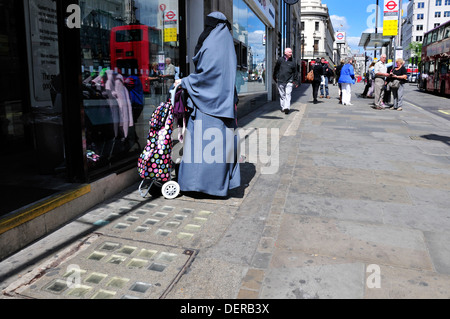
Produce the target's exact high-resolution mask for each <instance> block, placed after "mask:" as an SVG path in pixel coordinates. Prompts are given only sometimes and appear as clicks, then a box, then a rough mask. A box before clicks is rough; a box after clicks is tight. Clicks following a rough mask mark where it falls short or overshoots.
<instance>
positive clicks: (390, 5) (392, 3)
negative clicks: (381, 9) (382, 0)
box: [386, 1, 397, 11]
mask: <svg viewBox="0 0 450 319" xmlns="http://www.w3.org/2000/svg"><path fill="white" fill-rule="evenodd" d="M386 8H387V9H388V10H389V11H394V10H395V9H396V8H397V3H395V1H389V2H388V3H386Z"/></svg>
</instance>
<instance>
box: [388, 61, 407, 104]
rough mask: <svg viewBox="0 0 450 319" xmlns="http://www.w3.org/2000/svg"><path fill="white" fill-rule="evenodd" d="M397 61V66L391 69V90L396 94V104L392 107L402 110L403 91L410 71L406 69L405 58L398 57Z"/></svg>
mask: <svg viewBox="0 0 450 319" xmlns="http://www.w3.org/2000/svg"><path fill="white" fill-rule="evenodd" d="M395 63H396V64H397V67H395V68H394V69H393V70H392V71H391V76H390V78H391V91H392V95H393V96H394V105H393V106H392V107H391V108H390V109H391V110H397V111H402V110H403V92H404V85H405V83H406V80H407V79H408V71H407V70H406V68H405V66H404V64H405V61H403V59H401V58H398V59H397V60H396V61H395Z"/></svg>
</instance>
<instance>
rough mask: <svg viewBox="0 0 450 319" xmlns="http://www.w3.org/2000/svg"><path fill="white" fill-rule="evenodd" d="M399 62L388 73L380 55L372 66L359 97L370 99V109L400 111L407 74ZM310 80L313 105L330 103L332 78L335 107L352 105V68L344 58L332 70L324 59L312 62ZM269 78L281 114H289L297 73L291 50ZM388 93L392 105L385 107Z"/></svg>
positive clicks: (296, 83)
mask: <svg viewBox="0 0 450 319" xmlns="http://www.w3.org/2000/svg"><path fill="white" fill-rule="evenodd" d="M404 63H405V62H404V61H403V60H402V59H400V58H399V59H397V60H396V66H395V67H393V68H392V69H391V70H389V71H388V68H387V66H386V55H385V54H383V55H381V57H380V60H379V61H378V62H377V63H372V64H371V65H370V67H369V74H368V77H367V78H368V79H367V81H368V83H367V85H366V87H365V90H364V93H363V94H362V95H363V97H369V96H370V97H371V96H372V94H373V95H374V106H373V108H374V109H376V110H382V109H386V108H390V109H393V110H397V111H401V110H403V91H404V84H405V83H406V81H407V71H406V68H405V67H404ZM312 73H313V78H312V79H311V86H312V95H313V103H314V104H317V103H318V95H319V89H320V98H327V99H330V95H329V90H328V84H329V80H330V78H331V77H332V76H333V75H335V76H337V79H338V85H339V103H340V104H342V105H345V106H347V105H348V106H350V105H353V104H352V103H351V98H352V85H354V84H355V83H356V77H355V70H354V68H353V58H352V57H348V58H346V59H345V60H343V61H341V64H340V65H339V66H337V67H336V68H335V69H333V68H331V66H330V65H329V63H328V62H327V61H326V60H325V59H324V58H318V59H316V60H315V64H314V66H313V68H312ZM273 78H274V80H275V82H276V83H277V85H278V91H279V93H280V106H281V111H282V112H285V113H286V114H289V109H290V103H291V94H292V89H293V87H294V86H296V87H297V86H298V85H299V82H298V72H297V67H296V65H295V63H294V62H293V60H292V49H290V48H287V49H286V50H285V54H284V56H283V57H281V58H279V59H278V61H277V63H276V65H275V69H274V75H273ZM386 91H388V92H389V94H390V93H392V96H393V105H392V106H388V105H387V104H385V102H384V100H385V92H386Z"/></svg>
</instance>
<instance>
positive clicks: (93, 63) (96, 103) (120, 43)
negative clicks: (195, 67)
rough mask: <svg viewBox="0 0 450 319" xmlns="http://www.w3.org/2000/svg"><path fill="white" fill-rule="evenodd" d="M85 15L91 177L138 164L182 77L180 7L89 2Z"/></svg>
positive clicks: (172, 1)
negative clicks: (152, 125) (160, 108)
mask: <svg viewBox="0 0 450 319" xmlns="http://www.w3.org/2000/svg"><path fill="white" fill-rule="evenodd" d="M80 7H81V10H82V13H81V14H82V17H83V22H82V28H81V45H82V52H83V54H82V72H83V97H84V100H83V104H84V109H85V136H86V141H85V144H86V154H87V163H88V168H89V170H90V172H96V171H101V170H103V169H105V168H107V169H108V168H111V167H115V166H117V165H122V164H124V163H127V162H129V163H135V161H136V160H137V156H138V155H139V154H140V153H141V152H142V149H143V147H144V146H145V144H146V139H147V135H148V130H149V127H148V121H149V119H150V116H151V114H152V112H153V111H154V109H155V108H156V106H157V105H159V104H160V103H161V102H162V101H165V100H166V97H167V93H168V91H169V89H170V86H171V85H172V84H173V82H174V80H175V78H176V77H178V76H179V74H178V73H179V72H178V70H179V62H180V57H179V55H180V52H179V41H178V35H179V24H178V21H179V19H178V12H179V11H178V1H177V0H167V1H165V8H164V11H162V10H161V9H162V6H161V4H160V1H159V0H127V1H123V0H109V1H105V0H90V1H80Z"/></svg>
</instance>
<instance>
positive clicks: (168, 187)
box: [161, 181, 180, 199]
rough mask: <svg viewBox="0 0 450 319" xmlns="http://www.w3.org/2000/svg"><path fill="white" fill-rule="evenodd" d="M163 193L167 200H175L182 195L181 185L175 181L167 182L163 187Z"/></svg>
mask: <svg viewBox="0 0 450 319" xmlns="http://www.w3.org/2000/svg"><path fill="white" fill-rule="evenodd" d="M161 193H162V194H163V196H164V197H165V198H166V199H174V198H176V197H177V196H178V195H179V194H180V185H178V183H177V182H174V181H171V182H167V183H165V184H164V185H163V187H162V189H161Z"/></svg>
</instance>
